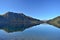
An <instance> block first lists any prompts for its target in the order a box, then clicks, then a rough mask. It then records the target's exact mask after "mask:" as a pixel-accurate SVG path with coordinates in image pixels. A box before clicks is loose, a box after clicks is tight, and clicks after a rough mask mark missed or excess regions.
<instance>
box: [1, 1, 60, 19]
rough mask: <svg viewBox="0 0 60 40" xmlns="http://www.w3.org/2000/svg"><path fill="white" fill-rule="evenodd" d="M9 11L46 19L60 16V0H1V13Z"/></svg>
mask: <svg viewBox="0 0 60 40" xmlns="http://www.w3.org/2000/svg"><path fill="white" fill-rule="evenodd" d="M8 11H11V12H17V13H24V14H25V15H27V16H31V17H33V18H37V19H43V20H46V19H50V18H54V17H56V16H60V0H0V14H4V13H6V12H8Z"/></svg>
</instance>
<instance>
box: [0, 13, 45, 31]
mask: <svg viewBox="0 0 60 40" xmlns="http://www.w3.org/2000/svg"><path fill="white" fill-rule="evenodd" d="M42 23H44V22H43V21H41V20H38V19H35V18H32V17H29V16H26V15H24V14H23V13H13V12H7V13H5V14H4V15H0V29H4V30H5V31H7V32H15V31H23V30H25V29H26V28H30V27H32V26H35V25H39V24H42Z"/></svg>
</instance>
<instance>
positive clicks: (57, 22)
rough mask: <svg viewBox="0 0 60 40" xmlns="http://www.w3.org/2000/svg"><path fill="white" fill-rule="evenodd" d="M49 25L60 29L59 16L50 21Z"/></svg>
mask: <svg viewBox="0 0 60 40" xmlns="http://www.w3.org/2000/svg"><path fill="white" fill-rule="evenodd" d="M47 23H48V24H50V25H53V26H56V27H58V28H60V16H58V17H56V18H54V19H51V20H48V21H47Z"/></svg>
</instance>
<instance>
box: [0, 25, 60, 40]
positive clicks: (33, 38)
mask: <svg viewBox="0 0 60 40" xmlns="http://www.w3.org/2000/svg"><path fill="white" fill-rule="evenodd" d="M0 40H60V29H58V28H56V27H54V26H52V25H48V24H47V25H46V24H45V25H44V24H41V25H38V26H34V27H32V28H28V29H26V30H24V31H23V32H20V31H19V32H13V33H7V32H5V31H3V30H0Z"/></svg>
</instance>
